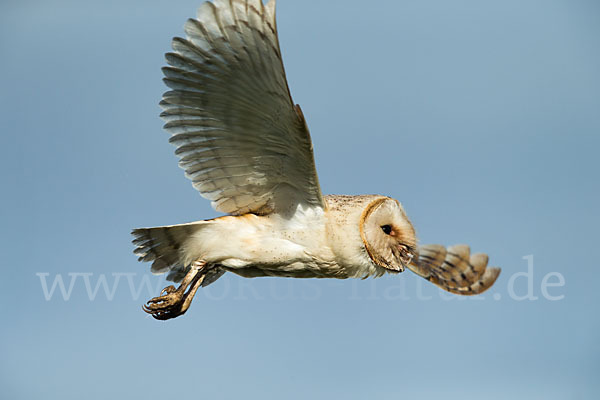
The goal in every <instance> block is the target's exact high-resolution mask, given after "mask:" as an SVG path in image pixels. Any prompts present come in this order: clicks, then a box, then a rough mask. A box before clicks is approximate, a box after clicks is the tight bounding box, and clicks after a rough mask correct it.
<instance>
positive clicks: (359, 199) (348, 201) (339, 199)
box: [324, 194, 386, 212]
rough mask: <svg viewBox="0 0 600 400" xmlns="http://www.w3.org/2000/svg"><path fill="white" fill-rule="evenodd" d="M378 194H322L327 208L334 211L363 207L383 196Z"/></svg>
mask: <svg viewBox="0 0 600 400" xmlns="http://www.w3.org/2000/svg"><path fill="white" fill-rule="evenodd" d="M385 197H386V196H382V195H379V194H361V195H346V194H329V195H326V196H324V200H325V204H326V205H327V210H328V211H332V212H336V211H344V210H348V209H353V208H359V209H360V208H363V207H365V206H366V205H367V204H369V203H371V202H372V201H374V200H378V199H381V198H385Z"/></svg>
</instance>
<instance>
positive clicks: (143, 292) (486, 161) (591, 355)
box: [0, 0, 600, 400]
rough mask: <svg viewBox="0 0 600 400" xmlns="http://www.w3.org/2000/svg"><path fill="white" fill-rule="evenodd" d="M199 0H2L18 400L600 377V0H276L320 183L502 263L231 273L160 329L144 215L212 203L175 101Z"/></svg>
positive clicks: (352, 391)
mask: <svg viewBox="0 0 600 400" xmlns="http://www.w3.org/2000/svg"><path fill="white" fill-rule="evenodd" d="M199 5H200V2H199V1H189V0H186V1H177V2H169V3H168V4H167V3H166V2H158V1H127V2H117V1H105V2H91V1H83V0H82V1H46V2H41V1H27V0H23V1H11V0H9V1H3V2H2V3H1V4H0V50H1V54H2V55H3V56H2V62H1V63H0V80H1V87H2V90H1V91H0V113H1V117H2V138H3V141H4V145H3V146H2V148H1V150H0V151H1V157H0V163H1V164H2V168H1V171H2V172H1V174H2V182H3V187H4V190H3V192H2V193H3V196H2V207H1V208H0V212H1V213H2V221H3V222H2V228H1V229H0V235H1V239H2V241H1V242H2V243H3V249H4V251H3V258H2V262H1V263H2V268H3V279H2V281H1V282H2V284H3V287H2V290H0V300H2V301H3V303H4V304H5V307H4V310H3V314H4V315H3V318H2V322H1V323H0V354H1V357H0V397H1V398H11V399H30V398H45V399H55V398H56V399H61V400H66V399H79V398H82V397H85V398H89V399H105V398H107V397H110V398H124V397H131V398H145V399H154V398H165V397H166V396H173V395H176V394H179V395H186V396H187V395H190V394H192V395H197V397H201V398H212V399H221V398H222V399H227V398H239V397H241V396H244V397H246V398H273V399H275V398H288V399H304V398H307V397H309V396H310V397H313V398H342V397H343V398H346V399H362V398H365V397H367V396H369V397H372V398H379V399H396V398H401V397H408V398H415V397H416V398H439V397H441V396H444V397H445V398H447V399H455V398H456V399H458V398H460V399H465V398H467V399H469V398H481V397H485V398H487V399H505V398H507V397H509V396H510V397H511V398H516V399H520V398H523V399H544V400H547V399H589V398H595V397H597V396H598V393H599V392H600V385H599V384H598V380H597V377H598V373H599V372H600V344H599V343H600V340H599V339H600V317H599V314H598V312H597V306H598V304H599V301H600V294H599V293H600V291H598V289H597V282H598V281H599V278H600V272H599V271H600V269H599V268H598V267H599V265H598V260H597V258H596V248H597V241H598V233H597V226H598V225H599V224H600V218H599V214H598V211H597V207H598V204H599V201H600V190H599V184H598V171H600V168H599V167H600V165H599V162H598V154H597V153H598V147H599V145H600V113H599V112H598V110H600V74H599V73H598V71H600V53H599V52H598V49H599V48H600V5H599V4H598V2H595V1H592V0H589V1H585V0H569V1H566V0H563V1H557V0H545V1H541V0H539V1H534V0H520V1H516V0H507V1H503V2H499V1H496V2H492V1H475V0H470V1H469V0H463V1H452V2H450V1H443V0H425V1H391V0H390V1H379V2H377V3H374V2H371V3H367V2H363V1H360V2H359V1H327V2H323V1H316V0H305V1H302V2H299V1H291V0H280V1H279V4H278V26H279V33H280V41H281V46H282V52H283V56H284V62H285V66H286V70H287V75H288V80H289V84H290V88H291V91H292V95H293V97H294V100H295V101H296V102H297V103H299V104H301V106H302V109H303V111H304V114H305V116H306V118H307V121H308V124H309V127H310V129H311V133H312V137H313V142H314V147H315V158H316V163H317V169H318V172H319V178H320V181H321V186H322V190H323V192H324V193H339V194H361V193H380V194H386V195H389V196H392V197H395V198H398V199H399V200H400V201H401V202H402V203H403V205H404V207H405V209H406V211H407V213H408V214H409V216H410V217H411V219H412V221H413V222H414V224H415V225H416V228H417V231H418V234H419V237H420V240H421V242H422V243H443V244H448V245H449V244H455V243H468V244H469V245H470V246H471V248H472V250H473V251H474V252H487V253H488V254H489V255H490V262H491V264H493V265H498V266H501V267H502V269H503V272H502V275H501V276H500V278H499V279H498V282H497V283H496V285H495V286H494V288H493V289H492V290H490V291H489V292H488V293H486V294H484V295H483V296H481V297H478V298H469V299H459V298H457V297H452V296H449V295H446V294H445V293H442V292H439V291H438V290H437V289H435V288H434V287H432V286H430V285H429V284H428V283H427V282H425V281H422V280H420V279H418V278H417V277H415V276H414V275H411V274H409V273H408V272H407V273H404V274H401V275H399V276H390V277H385V278H381V279H378V280H366V281H353V280H348V281H330V280H290V279H288V280H286V279H271V278H263V279H254V280H245V279H243V278H239V277H236V276H227V275H226V276H225V277H223V278H222V279H221V280H219V281H218V282H217V283H215V284H214V285H213V286H211V287H210V288H208V289H206V290H204V291H202V292H199V293H198V295H197V296H196V299H195V301H194V304H193V305H192V307H191V309H190V311H189V312H188V313H187V314H186V315H185V316H184V317H182V318H177V319H176V320H173V321H169V322H167V323H162V322H158V321H154V320H153V319H151V318H148V317H147V316H146V315H145V314H144V313H143V312H142V311H141V308H140V306H141V304H142V303H143V302H144V301H145V300H146V299H147V298H149V297H151V296H153V295H156V294H157V292H158V291H159V290H160V289H161V288H162V287H163V286H164V282H163V281H162V280H161V279H160V278H156V277H153V276H152V275H151V274H150V273H149V268H148V266H147V265H144V264H140V263H138V262H137V261H136V259H135V257H134V256H133V254H132V253H131V251H132V245H131V244H130V240H131V239H130V236H129V232H130V230H131V228H134V227H138V226H153V225H164V224H174V223H181V222H187V221H192V220H197V219H205V218H211V217H214V216H216V215H217V213H215V212H214V211H213V210H212V209H211V208H210V205H209V202H208V201H205V200H203V199H201V198H200V196H199V195H198V194H197V193H196V192H195V190H194V189H193V188H192V186H191V185H190V184H189V182H188V181H187V180H186V179H185V177H184V176H183V172H182V171H181V170H180V169H179V168H178V167H177V162H176V157H175V156H174V155H173V150H174V149H173V148H172V147H171V146H170V145H169V144H168V143H167V139H168V136H167V134H166V133H164V132H163V131H162V129H161V126H162V122H161V121H160V119H159V118H158V114H159V108H158V105H157V104H158V101H159V99H160V96H161V94H162V92H163V91H164V90H165V87H164V86H163V84H162V82H161V71H160V67H161V66H163V65H164V60H163V54H164V53H165V52H166V51H168V50H169V45H170V39H171V37H172V36H176V35H181V34H182V33H183V29H182V25H183V23H184V22H185V20H186V18H188V17H192V16H194V15H195V10H196V8H197V6H199ZM524 257H529V258H524ZM530 262H531V269H530V272H531V274H530V275H528V276H524V273H527V272H528V271H529V270H528V268H529V264H528V263H530ZM519 273H521V275H515V274H519ZM549 274H550V275H549ZM57 279H62V281H63V282H64V284H65V296H63V294H62V293H61V291H60V287H59V286H56V287H55V290H54V292H52V293H50V291H51V287H52V284H53V283H54V282H58V280H57ZM101 279H106V284H107V286H106V288H107V290H108V291H107V292H106V291H105V290H104V289H103V286H98V287H97V286H96V285H97V284H98V282H99V280H100V283H102V281H101ZM561 279H562V280H561ZM86 282H87V284H88V285H89V287H86ZM544 282H545V284H546V286H548V284H550V285H552V284H555V286H549V287H546V289H545V290H546V292H544V290H543V286H544ZM561 282H564V283H563V284H562V285H561ZM44 283H46V285H47V288H46V289H47V292H45V291H44V285H43V284H44ZM71 283H72V290H71V291H70V292H69V287H70V284H71ZM146 283H148V285H149V287H146V286H143V285H145V284H146ZM96 288H98V290H97V291H95V289H96ZM529 289H531V290H532V292H531V297H532V298H533V297H537V299H536V300H529V299H524V300H523V299H521V298H522V297H525V295H526V294H527V291H528V290H529ZM550 298H558V299H557V300H550Z"/></svg>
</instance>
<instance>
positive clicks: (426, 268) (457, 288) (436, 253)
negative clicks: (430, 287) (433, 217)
mask: <svg viewBox="0 0 600 400" xmlns="http://www.w3.org/2000/svg"><path fill="white" fill-rule="evenodd" d="M470 253H471V251H470V249H469V246H467V245H464V244H460V245H456V246H450V247H448V248H447V249H446V248H445V247H444V246H441V245H439V244H430V245H425V246H420V247H419V256H418V257H416V258H415V259H414V260H413V262H412V264H411V265H409V266H408V268H409V269H410V270H412V271H413V272H415V273H416V274H418V275H420V276H422V277H423V278H425V279H427V280H428V281H430V282H432V283H434V284H435V285H437V286H439V287H441V288H442V289H444V290H446V291H448V292H451V293H456V294H462V295H474V294H479V293H483V292H485V291H486V290H487V289H489V288H490V287H491V286H492V285H493V284H494V282H496V279H497V278H498V275H500V268H491V267H490V268H488V267H487V264H488V256H487V255H486V254H483V253H476V254H470Z"/></svg>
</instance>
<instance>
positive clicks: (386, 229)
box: [381, 225, 392, 235]
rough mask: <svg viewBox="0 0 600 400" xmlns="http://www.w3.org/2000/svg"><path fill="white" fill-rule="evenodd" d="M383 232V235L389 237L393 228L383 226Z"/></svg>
mask: <svg viewBox="0 0 600 400" xmlns="http://www.w3.org/2000/svg"><path fill="white" fill-rule="evenodd" d="M381 230H382V231H383V233H385V234H386V235H389V234H390V233H392V227H391V226H390V225H382V226H381Z"/></svg>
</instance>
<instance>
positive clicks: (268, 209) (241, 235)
mask: <svg viewBox="0 0 600 400" xmlns="http://www.w3.org/2000/svg"><path fill="white" fill-rule="evenodd" d="M185 33H186V36H187V38H186V39H183V38H178V37H177V38H174V39H173V42H172V47H173V52H171V53H167V54H166V60H167V63H168V64H169V66H167V67H165V68H163V72H164V75H165V77H164V82H165V83H166V85H167V86H168V87H169V88H170V89H171V90H170V91H167V92H166V93H165V94H164V95H163V98H162V101H161V102H160V106H161V107H162V109H163V112H162V114H161V117H162V118H164V120H165V121H166V124H165V129H166V130H167V132H169V133H170V134H171V138H170V142H171V143H172V144H174V145H175V146H176V147H177V149H176V151H175V153H176V154H177V155H178V156H179V158H180V160H179V165H180V166H181V167H182V168H183V169H184V170H185V175H186V176H187V177H188V178H189V179H191V181H192V184H193V186H194V187H195V188H196V189H197V190H198V191H199V192H200V194H201V195H202V196H203V197H205V198H207V199H209V200H211V202H212V206H213V207H214V208H215V209H216V210H217V211H220V212H223V213H225V214H227V215H226V216H223V217H219V218H214V219H209V220H203V221H197V222H192V223H187V224H181V225H170V226H162V227H156V228H140V229H134V230H133V232H132V234H133V235H134V237H135V238H134V240H133V243H134V245H135V246H136V248H135V250H134V252H135V253H136V254H137V255H138V256H139V260H140V261H152V267H151V270H152V272H153V273H154V274H163V273H168V275H167V279H168V280H171V281H174V282H176V283H180V285H179V287H178V288H175V287H174V286H173V285H171V286H168V287H166V288H165V289H163V291H162V292H161V293H160V296H158V297H155V298H153V299H151V300H149V301H148V302H147V303H146V305H145V306H144V307H143V308H144V310H145V311H146V312H148V313H149V314H151V315H152V316H153V317H154V318H156V319H159V320H166V319H170V318H174V317H177V316H179V315H182V314H183V313H185V312H186V310H187V309H188V308H189V306H190V303H191V301H192V299H193V297H194V295H195V293H196V291H197V290H198V288H199V287H201V286H207V285H209V284H210V283H212V282H214V281H216V280H217V279H218V278H219V277H221V276H222V275H223V274H224V273H225V272H226V271H230V272H233V273H235V274H238V275H241V276H243V277H259V276H278V277H291V278H338V279H346V278H366V277H370V276H372V277H379V276H381V275H383V274H397V273H400V272H403V271H404V270H405V268H408V269H409V270H411V271H413V272H414V273H416V274H418V275H419V276H421V277H423V278H425V279H427V280H428V281H430V282H432V283H433V284H435V285H437V286H439V287H440V288H442V289H445V290H447V291H449V292H452V293H456V294H461V295H472V294H478V293H481V292H483V291H484V290H486V289H488V288H489V287H490V286H491V285H492V284H493V283H494V282H495V280H496V278H497V277H498V275H499V273H500V269H499V268H487V263H488V257H487V255H485V254H470V250H469V247H468V246H466V245H456V246H451V247H448V248H445V247H444V246H441V245H423V246H419V245H418V243H417V237H416V234H415V229H414V227H413V225H412V223H411V221H410V220H409V218H408V217H407V215H406V213H405V211H404V209H403V207H402V205H401V204H400V203H399V202H398V201H397V200H395V199H393V198H390V197H387V196H380V195H362V196H339V195H333V196H332V195H330V196H324V195H322V194H321V189H320V187H319V181H318V179H317V172H316V169H315V162H314V157H313V151H312V143H311V139H310V135H309V131H308V127H307V125H306V122H305V119H304V116H303V114H302V110H301V109H300V107H299V106H298V105H295V104H294V102H293V101H292V98H291V95H290V91H289V88H288V84H287V81H286V76H285V71H284V68H283V62H282V58H281V51H280V48H279V40H278V37H277V27H276V23H275V0H270V1H269V3H268V4H266V5H264V4H263V3H262V1H261V0H215V1H214V2H206V3H204V4H202V5H201V6H200V8H199V10H198V13H197V18H196V19H189V20H188V21H187V23H186V24H185Z"/></svg>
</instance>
